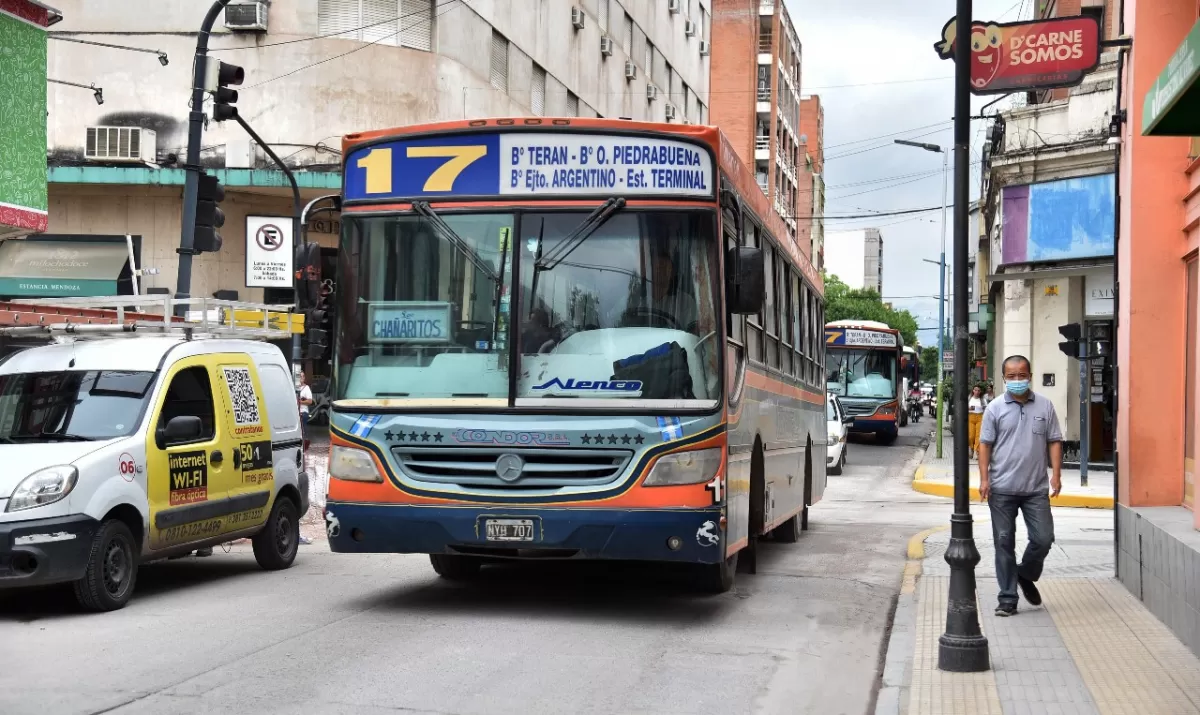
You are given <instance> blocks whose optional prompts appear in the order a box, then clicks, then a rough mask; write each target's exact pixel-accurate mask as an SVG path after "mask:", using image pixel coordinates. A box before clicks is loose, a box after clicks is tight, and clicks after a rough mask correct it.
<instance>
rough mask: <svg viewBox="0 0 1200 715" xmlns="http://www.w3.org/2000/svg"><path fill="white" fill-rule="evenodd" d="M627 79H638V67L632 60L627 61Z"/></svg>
mask: <svg viewBox="0 0 1200 715" xmlns="http://www.w3.org/2000/svg"><path fill="white" fill-rule="evenodd" d="M625 79H637V65H635V64H634V63H633V62H632V61H631V60H625Z"/></svg>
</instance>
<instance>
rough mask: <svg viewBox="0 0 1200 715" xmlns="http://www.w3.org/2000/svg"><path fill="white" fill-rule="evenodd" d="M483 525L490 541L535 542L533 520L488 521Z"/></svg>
mask: <svg viewBox="0 0 1200 715" xmlns="http://www.w3.org/2000/svg"><path fill="white" fill-rule="evenodd" d="M483 525H484V534H485V535H486V536H487V540H488V541H533V519H487V520H486V521H484V524H483Z"/></svg>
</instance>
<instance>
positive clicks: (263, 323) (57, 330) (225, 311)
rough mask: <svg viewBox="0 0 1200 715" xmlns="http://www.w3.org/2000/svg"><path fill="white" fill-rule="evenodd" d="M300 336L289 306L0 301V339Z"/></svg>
mask: <svg viewBox="0 0 1200 715" xmlns="http://www.w3.org/2000/svg"><path fill="white" fill-rule="evenodd" d="M177 313H182V315H177ZM303 332H304V315H303V314H302V313H298V312H296V311H295V309H294V308H293V306H290V305H269V304H267V303H249V302H245V301H236V300H217V299H215V298H174V297H171V296H132V295H131V296H105V297H96V298H29V299H16V300H11V301H0V335H5V336H12V337H34V338H36V337H47V338H54V339H65V340H70V339H88V338H92V339H99V338H114V337H136V336H139V335H176V336H180V337H183V338H185V339H188V340H192V339H198V338H243V339H251V340H287V339H290V338H291V337H292V336H293V335H296V334H302V333H303Z"/></svg>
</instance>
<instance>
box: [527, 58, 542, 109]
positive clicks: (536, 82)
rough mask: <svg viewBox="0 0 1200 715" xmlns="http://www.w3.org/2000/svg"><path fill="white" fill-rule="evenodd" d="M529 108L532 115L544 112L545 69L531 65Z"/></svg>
mask: <svg viewBox="0 0 1200 715" xmlns="http://www.w3.org/2000/svg"><path fill="white" fill-rule="evenodd" d="M529 108H530V109H531V110H532V111H533V113H534V115H536V116H539V117H540V116H542V115H543V114H545V113H546V70H544V69H542V68H541V67H539V66H538V65H537V64H536V63H535V64H534V65H533V87H532V88H530V90H529Z"/></svg>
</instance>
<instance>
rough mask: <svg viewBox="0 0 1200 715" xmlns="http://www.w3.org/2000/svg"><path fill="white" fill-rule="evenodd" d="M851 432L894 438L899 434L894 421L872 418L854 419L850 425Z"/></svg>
mask: <svg viewBox="0 0 1200 715" xmlns="http://www.w3.org/2000/svg"><path fill="white" fill-rule="evenodd" d="M850 431H851V432H857V433H859V434H877V435H880V436H884V437H895V436H896V435H898V434H900V428H899V427H897V426H896V420H895V419H879V418H872V417H855V418H854V424H852V425H850Z"/></svg>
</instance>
